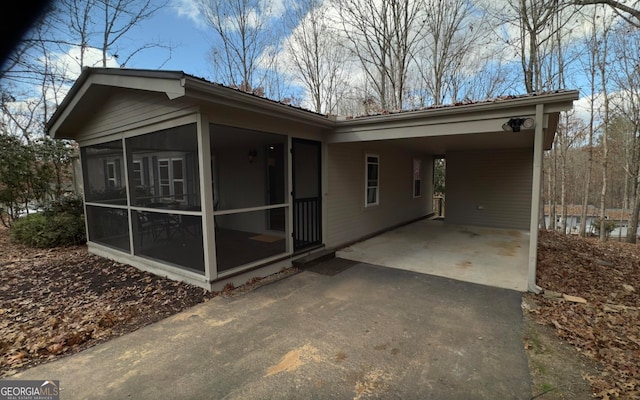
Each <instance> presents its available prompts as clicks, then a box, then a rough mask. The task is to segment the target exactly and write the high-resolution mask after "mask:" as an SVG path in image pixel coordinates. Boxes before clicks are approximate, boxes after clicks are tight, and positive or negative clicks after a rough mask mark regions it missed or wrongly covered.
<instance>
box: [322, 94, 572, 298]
mask: <svg viewBox="0 0 640 400" xmlns="http://www.w3.org/2000/svg"><path fill="white" fill-rule="evenodd" d="M577 98H578V93H577V92H576V91H557V92H553V93H540V94H528V95H523V96H507V97H504V98H499V99H495V100H490V101H485V102H476V103H468V104H465V103H463V104H455V105H452V106H442V107H434V108H430V109H428V110H418V111H416V112H402V113H397V114H383V115H378V116H368V117H363V118H355V119H345V120H338V124H337V127H336V129H335V131H334V132H333V133H332V134H330V135H329V137H328V138H327V143H328V148H329V152H331V151H332V149H334V148H335V149H339V148H340V146H344V145H348V144H353V143H359V144H360V145H361V146H363V147H364V148H368V147H371V148H374V147H377V148H380V147H384V148H389V149H391V148H395V149H404V150H405V151H412V152H414V153H417V154H424V155H428V156H429V157H430V159H431V160H434V159H436V158H444V159H445V160H446V185H445V186H446V202H447V207H446V218H445V220H444V221H423V222H418V223H413V224H410V225H407V226H404V227H402V228H399V229H395V230H393V231H391V232H388V229H386V230H381V231H379V232H376V234H381V233H382V235H381V236H378V237H374V238H373V239H371V237H372V236H373V235H367V236H365V237H361V238H360V240H356V241H351V242H350V243H348V244H347V245H348V247H345V246H340V248H339V251H338V253H337V254H338V256H340V257H344V258H348V259H353V260H357V261H362V262H367V263H372V264H377V265H385V266H389V267H395V268H401V269H407V270H412V271H418V272H425V273H430V274H433V275H438V276H444V277H449V278H454V279H459V280H462V281H469V282H475V283H481V284H486V285H491V286H497V287H501V288H508V289H515V290H519V291H526V290H531V291H534V292H537V291H539V290H540V288H539V287H538V286H537V285H536V280H535V276H536V249H537V243H538V240H537V238H538V235H537V232H538V220H539V209H540V194H541V192H540V188H541V180H542V156H543V152H544V151H545V150H549V149H551V147H552V145H553V141H554V137H555V133H556V130H557V129H558V126H559V121H560V113H561V112H564V111H568V110H571V108H572V107H573V101H574V100H576V99H577ZM389 163H393V160H391V161H390V162H388V163H387V165H388V164H389ZM381 165H382V162H381ZM381 168H382V167H381ZM387 168H393V166H388V167H387ZM330 172H331V171H330ZM429 172H431V173H433V169H431V170H430V171H429ZM395 179H402V178H401V177H399V176H398V177H396V178H395ZM329 180H330V181H331V173H330V175H329ZM385 183H387V184H388V185H389V186H392V185H393V184H394V177H389V178H387V179H386V181H385V180H384V179H383V180H382V182H381V183H380V185H379V186H380V187H379V188H378V189H377V190H379V191H380V192H384V191H385ZM429 183H433V179H432V178H431V177H429V179H427V180H426V182H425V184H429ZM387 190H390V189H387ZM424 191H425V193H428V194H429V195H431V194H432V190H431V188H430V187H429V188H425V190H424ZM329 195H331V193H329ZM380 205H381V206H382V205H383V204H382V202H381V204H380ZM387 206H388V205H387ZM402 211H403V210H402V207H394V206H393V205H391V206H390V207H389V208H387V209H386V212H385V216H386V213H394V212H397V213H400V212H402ZM366 212H367V210H365V213H366ZM409 222H411V221H409ZM342 226H343V227H344V225H342ZM398 226H400V225H396V226H395V227H390V228H397V227H398ZM342 229H353V228H351V227H344V228H342ZM384 232H386V233H384ZM354 243H355V244H354Z"/></svg>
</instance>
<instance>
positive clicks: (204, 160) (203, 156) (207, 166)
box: [196, 114, 218, 281]
mask: <svg viewBox="0 0 640 400" xmlns="http://www.w3.org/2000/svg"><path fill="white" fill-rule="evenodd" d="M196 132H197V135H198V170H199V176H200V182H199V185H200V204H201V205H200V210H201V213H202V245H203V246H204V273H205V276H206V277H207V278H208V279H209V281H212V280H215V279H217V277H218V267H217V265H218V264H217V260H216V232H215V220H214V217H213V196H214V193H213V190H214V189H213V187H212V184H211V182H213V177H212V173H213V172H212V170H211V157H212V156H211V136H210V132H209V119H208V116H207V115H206V114H199V115H198V121H197V123H196Z"/></svg>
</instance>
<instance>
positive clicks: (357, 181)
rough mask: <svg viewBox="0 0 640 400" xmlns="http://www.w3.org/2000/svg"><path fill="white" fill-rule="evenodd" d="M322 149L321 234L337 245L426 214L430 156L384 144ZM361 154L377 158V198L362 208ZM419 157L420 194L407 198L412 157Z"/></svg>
mask: <svg viewBox="0 0 640 400" xmlns="http://www.w3.org/2000/svg"><path fill="white" fill-rule="evenodd" d="M326 148H327V155H326V160H327V168H326V170H327V174H328V187H325V188H324V192H325V193H326V196H325V201H326V213H327V215H326V219H325V221H326V225H325V238H326V243H325V244H326V245H327V246H328V247H334V246H340V245H343V244H346V243H349V242H352V241H355V240H358V239H361V238H363V237H365V236H367V235H370V234H372V233H375V232H378V231H381V230H384V229H386V228H389V227H391V226H394V225H397V224H400V223H403V222H406V221H409V220H412V219H415V218H419V217H422V216H425V215H427V214H428V213H430V212H431V204H432V197H433V195H432V187H433V185H432V177H433V173H432V165H433V162H432V158H431V156H429V155H424V154H415V153H412V152H411V151H410V150H407V149H401V148H397V147H393V146H391V145H389V144H376V143H345V144H331V145H328V146H326ZM365 154H375V155H378V156H379V157H380V202H379V204H378V205H377V206H370V207H365ZM414 157H420V158H422V159H423V174H422V175H423V180H422V187H423V193H422V196H421V197H418V198H414V197H413V171H412V169H413V159H414Z"/></svg>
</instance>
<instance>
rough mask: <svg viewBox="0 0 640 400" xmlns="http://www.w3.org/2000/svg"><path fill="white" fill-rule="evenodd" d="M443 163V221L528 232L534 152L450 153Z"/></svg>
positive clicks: (512, 150)
mask: <svg viewBox="0 0 640 400" xmlns="http://www.w3.org/2000/svg"><path fill="white" fill-rule="evenodd" d="M446 162H447V166H446V182H445V186H446V215H445V221H446V222H448V223H453V224H462V225H480V226H491V227H496V228H515V229H524V230H529V219H530V216H531V182H532V175H533V170H532V165H533V150H531V149H506V150H482V151H480V150H476V151H459V152H449V153H447V155H446Z"/></svg>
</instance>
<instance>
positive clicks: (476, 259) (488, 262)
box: [336, 219, 529, 292]
mask: <svg viewBox="0 0 640 400" xmlns="http://www.w3.org/2000/svg"><path fill="white" fill-rule="evenodd" d="M336 256H337V257H340V258H344V259H348V260H353V261H358V262H364V263H370V264H376V265H382V266H385V267H390V268H399V269H405V270H408V271H414V272H420V273H423V274H430V275H435V276H442V277H445V278H450V279H456V280H461V281H464V282H472V283H478V284H482V285H489V286H495V287H499V288H504V289H513V290H518V291H521V292H526V291H527V273H528V268H529V264H528V259H529V232H528V231H521V230H515V229H497V228H483V227H477V226H463V225H452V224H447V223H445V222H444V221H442V220H431V219H427V220H421V221H418V222H415V223H412V224H410V225H406V226H403V227H400V228H398V229H395V230H392V231H389V232H386V233H383V234H381V235H378V236H376V237H373V238H371V239H368V240H365V241H363V242H360V243H356V244H354V245H352V246H349V247H346V248H344V249H341V250H339V251H337V252H336Z"/></svg>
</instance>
